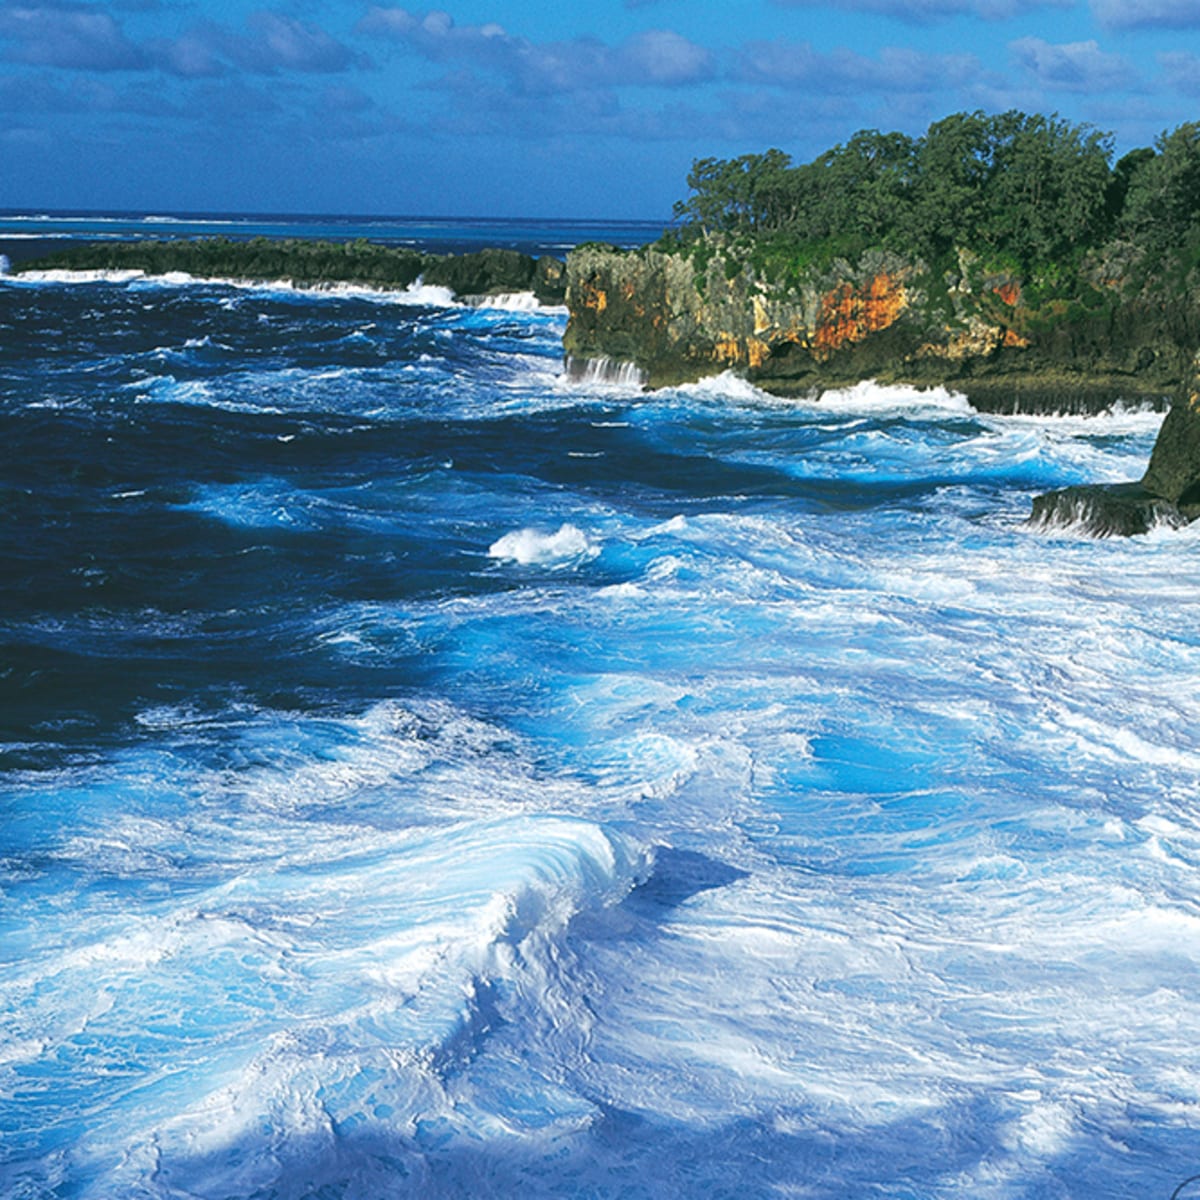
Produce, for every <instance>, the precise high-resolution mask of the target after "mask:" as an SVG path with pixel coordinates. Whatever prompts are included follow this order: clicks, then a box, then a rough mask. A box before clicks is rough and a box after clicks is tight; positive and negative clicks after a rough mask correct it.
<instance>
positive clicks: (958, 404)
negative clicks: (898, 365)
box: [815, 379, 974, 413]
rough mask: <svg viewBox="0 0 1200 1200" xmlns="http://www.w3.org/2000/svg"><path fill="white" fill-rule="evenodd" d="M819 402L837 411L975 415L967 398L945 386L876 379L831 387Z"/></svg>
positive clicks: (823, 406)
mask: <svg viewBox="0 0 1200 1200" xmlns="http://www.w3.org/2000/svg"><path fill="white" fill-rule="evenodd" d="M815 402H816V403H818V404H820V406H821V407H822V408H827V409H832V410H835V411H837V412H843V413H844V412H872V413H878V412H880V411H900V412H905V413H911V412H914V411H919V410H921V409H930V408H933V409H949V410H950V411H952V412H963V413H965V412H973V411H974V410H973V409H972V408H971V406H970V404H969V403H968V401H967V398H966V396H964V395H963V394H962V393H961V392H955V391H952V390H950V389H949V388H944V387H930V388H917V387H908V386H906V385H902V384H879V383H876V382H875V381H874V380H873V379H864V380H863V381H862V382H861V383H856V384H854V386H853V387H848V388H831V389H829V390H827V391H823V392H821V394H820V395H819V396H818V397H817V399H816V401H815Z"/></svg>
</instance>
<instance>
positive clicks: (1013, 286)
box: [992, 283, 1021, 308]
mask: <svg viewBox="0 0 1200 1200" xmlns="http://www.w3.org/2000/svg"><path fill="white" fill-rule="evenodd" d="M992 291H993V292H994V293H995V294H996V295H997V296H999V297H1000V299H1001V300H1003V301H1004V303H1005V304H1007V305H1008V306H1009V308H1012V307H1013V306H1014V305H1015V304H1017V303H1018V301H1019V300H1020V299H1021V285H1020V284H1019V283H1002V284H1001V285H1000V286H999V287H994V288H992Z"/></svg>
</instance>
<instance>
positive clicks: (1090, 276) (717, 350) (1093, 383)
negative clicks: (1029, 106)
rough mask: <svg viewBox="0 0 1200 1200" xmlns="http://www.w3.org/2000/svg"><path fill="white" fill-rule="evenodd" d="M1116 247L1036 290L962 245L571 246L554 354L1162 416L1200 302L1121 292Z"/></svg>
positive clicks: (758, 379) (1012, 408)
mask: <svg viewBox="0 0 1200 1200" xmlns="http://www.w3.org/2000/svg"><path fill="white" fill-rule="evenodd" d="M1121 251H1122V248H1121V247H1120V246H1117V247H1112V248H1110V249H1109V251H1108V253H1107V254H1106V255H1099V254H1097V255H1095V256H1093V257H1092V258H1091V259H1089V260H1088V261H1087V262H1085V264H1084V265H1083V267H1082V268H1081V269H1080V271H1079V275H1078V277H1077V278H1076V279H1075V280H1073V281H1072V283H1071V286H1070V287H1069V288H1064V286H1063V283H1062V281H1061V279H1059V280H1055V286H1054V288H1053V289H1052V294H1047V293H1048V292H1050V291H1051V289H1048V288H1047V287H1046V285H1045V282H1044V281H1041V280H1024V279H1022V278H1020V277H1019V276H1017V275H1016V274H1015V273H1012V272H1009V271H997V270H995V269H989V268H988V267H986V266H985V265H984V263H983V260H982V259H979V258H976V257H975V256H974V255H972V254H971V252H970V251H968V250H965V249H962V250H959V251H958V252H957V254H956V256H955V257H956V261H955V263H954V265H953V266H952V267H951V268H950V269H948V270H946V269H943V270H941V271H937V270H934V269H931V268H930V267H929V266H928V265H927V264H926V263H925V262H923V261H922V260H921V259H919V258H916V257H912V258H906V257H904V256H901V255H899V254H897V253H895V252H892V251H889V250H883V249H880V250H871V251H867V252H866V253H864V254H863V255H862V256H861V257H860V258H859V259H858V260H857V261H856V262H851V261H848V260H845V259H835V260H833V261H832V262H830V263H829V264H827V265H825V266H815V265H811V266H804V265H797V264H795V263H790V264H778V263H772V262H771V261H769V260H766V259H764V257H763V256H762V255H760V254H759V253H758V252H757V250H756V247H755V246H754V245H753V243H746V242H741V243H737V242H731V241H727V240H726V239H724V238H722V237H720V236H719V235H718V236H710V237H708V238H706V239H703V240H701V241H698V242H695V243H692V244H691V245H679V246H676V247H674V248H671V247H664V246H663V245H662V244H657V245H655V246H650V247H645V248H642V249H637V250H618V249H616V248H614V247H611V246H597V245H589V246H582V247H580V248H578V249H577V250H574V251H572V252H571V253H570V254H569V255H568V256H567V284H566V301H567V307H568V310H569V312H570V318H569V321H568V325H567V330H566V334H565V336H564V340H563V348H564V352H565V355H566V359H567V366H568V370H569V371H573V372H576V373H578V372H580V371H581V370H583V369H586V365H587V364H588V363H589V362H590V361H596V360H605V361H607V362H609V363H616V364H622V363H623V364H631V365H632V366H633V367H635V368H636V369H637V371H638V372H639V374H640V376H641V378H642V379H643V381H644V382H645V383H646V384H647V385H648V386H650V387H660V386H667V385H671V384H676V383H682V382H689V381H693V380H696V379H699V378H702V377H703V376H705V375H710V374H716V373H719V372H721V371H725V370H730V369H732V370H735V371H738V372H739V373H741V374H743V375H745V377H746V378H747V379H749V380H750V381H752V382H753V383H755V384H756V385H758V386H759V387H762V388H763V389H765V390H767V391H770V392H775V393H779V394H784V395H788V394H792V395H795V394H817V393H820V392H822V391H824V390H827V389H829V388H836V387H844V386H848V385H851V384H854V383H857V382H859V381H861V380H863V379H876V380H878V381H879V382H881V383H905V384H912V385H915V386H918V387H922V386H924V387H932V386H946V387H950V388H953V389H954V390H956V391H960V392H963V393H964V394H965V395H966V396H967V397H968V398H969V400H970V401H971V403H972V404H973V405H974V406H975V407H976V408H978V409H980V410H984V411H990V412H1060V413H1061V412H1097V411H1101V410H1103V409H1105V408H1110V407H1111V406H1112V405H1113V404H1114V403H1116V402H1124V403H1126V404H1130V405H1144V404H1149V405H1152V406H1154V407H1156V408H1165V407H1166V406H1167V404H1168V403H1169V400H1170V398H1171V397H1172V396H1173V395H1175V394H1176V393H1177V392H1178V390H1179V388H1180V386H1181V384H1182V382H1183V380H1184V379H1185V378H1186V377H1187V376H1188V373H1189V370H1190V368H1191V364H1192V355H1193V353H1194V351H1195V348H1196V347H1197V346H1200V305H1198V304H1197V303H1195V302H1194V301H1193V298H1192V296H1191V295H1190V293H1189V295H1188V297H1187V299H1186V302H1184V303H1173V304H1170V305H1167V304H1164V303H1161V302H1158V301H1156V300H1155V299H1154V298H1153V296H1152V294H1148V293H1146V292H1143V290H1142V289H1137V290H1134V291H1132V292H1131V290H1130V288H1129V285H1128V280H1127V277H1126V276H1127V272H1128V264H1127V263H1124V262H1122V261H1121V258H1122V255H1121ZM1064 293H1065V295H1064ZM1067 296H1069V298H1066V297H1067Z"/></svg>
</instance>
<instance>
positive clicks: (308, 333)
mask: <svg viewBox="0 0 1200 1200" xmlns="http://www.w3.org/2000/svg"><path fill="white" fill-rule="evenodd" d="M35 216H36V215H35ZM175 219H177V220H178V219H181V218H175ZM228 219H229V220H237V219H238V218H228ZM6 220H8V221H12V222H15V223H17V224H18V225H19V228H17V229H16V234H17V235H20V236H18V237H16V238H15V240H17V241H20V240H35V239H36V238H38V237H42V236H51V235H52V236H53V238H56V239H58V240H59V241H60V242H61V240H62V238H63V237H79V238H84V239H88V238H92V237H97V236H105V235H107V234H109V233H113V232H114V231H113V229H112V227H111V222H112V221H114V220H128V215H126V216H124V217H110V218H107V222H108V223H106V221H102V220H98V219H96V218H94V217H88V216H86V215H84V216H81V217H78V218H76V219H75V220H76V225H75V226H74V227H72V229H70V230H68V231H66V232H64V231H62V230H61V229H56V228H54V229H48V228H47V227H46V225H45V223H44V221H39V220H38V219H35V217H21V218H18V217H14V216H12V215H10V217H9V218H6ZM46 220H51V218H46ZM132 223H134V224H136V221H134V222H132ZM244 224H245V225H254V224H255V222H254V221H251V220H249V219H246V220H245V221H244ZM258 224H260V225H261V224H263V222H258ZM328 224H329V222H328V221H326V225H328ZM352 224H353V223H349V224H348V226H347V228H349V226H350V225H352ZM396 224H398V225H403V223H396ZM411 224H412V223H410V225H411ZM273 225H274V227H273V228H272V229H271V231H270V232H271V233H272V235H279V233H280V230H281V229H282V230H283V231H284V232H291V233H300V234H301V235H303V234H304V232H305V230H306V229H310V228H311V223H300V224H289V223H288V222H287V221H286V220H283V219H282V218H280V219H274V220H273ZM500 225H504V223H496V222H492V223H487V236H488V238H489V239H490V240H493V241H495V242H497V243H503V242H504V239H505V238H506V237H507V239H508V244H519V245H521V246H522V247H526V248H542V249H546V248H554V247H559V248H560V249H559V250H558V252H559V253H561V247H562V246H563V245H565V244H569V241H570V239H571V237H573V236H576V235H578V234H580V232H581V231H580V230H579V229H575V230H574V232H572V230H570V229H564V228H563V227H562V224H561V223H560V224H559V225H557V226H555V225H553V224H548V223H541V224H540V225H539V223H537V222H526V223H519V227H518V226H517V225H516V224H514V225H511V226H505V228H501V229H498V226H500ZM593 227H594V228H595V229H597V230H602V229H604V228H605V227H603V225H602V224H597V223H593ZM354 228H356V229H357V226H355V227H354ZM406 228H407V227H406ZM201 231H202V232H203V230H201ZM343 232H344V233H345V235H346V236H359V233H357V232H346V229H344V230H343ZM608 232H609V235H610V236H609V240H612V236H611V235H612V234H613V232H614V230H613V229H612V228H611V227H608ZM615 232H616V234H617V235H618V236H624V237H626V238H627V240H628V241H630V242H636V241H637V240H639V238H643V239H644V238H649V237H652V236H653V235H654V232H656V231H655V230H645V229H642V230H639V229H629V228H626V229H624V230H616V231H615ZM475 233H476V227H475V226H474V225H471V224H469V223H454V222H443V223H442V225H441V226H439V229H438V230H437V234H438V237H439V238H440V239H441V240H440V242H438V245H440V246H442V247H443V248H444V247H447V246H458V247H460V248H462V247H469V246H470V245H471V244H472V240H471V239H472V237H474V235H475ZM325 235H328V234H327V233H326V234H325ZM5 236H9V237H13V236H15V235H14V234H13V229H12V227H11V225H9V224H5V225H4V226H3V228H2V229H0V241H2V240H3V238H4V237H5ZM403 236H407V235H404V234H400V233H397V234H396V238H397V240H400V239H402V237H403ZM412 236H413V237H414V238H415V239H416V240H417V242H418V243H419V244H425V243H423V242H421V239H420V236H419V235H416V234H414V235H412ZM434 241H437V239H435V238H433V237H432V236H431V237H430V243H431V244H432V242H434ZM565 322H566V315H565V312H564V311H562V310H557V309H544V308H538V307H536V306H534V305H532V304H530V303H528V302H527V301H525V300H524V299H523V298H521V297H511V298H508V299H507V300H506V301H504V302H503V305H502V306H498V307H492V308H469V307H463V306H459V305H456V304H454V303H450V302H448V299H447V297H446V296H445V295H444V294H441V293H435V292H430V291H427V290H423V289H421V288H414V289H410V290H409V291H407V292H405V293H373V292H369V291H365V290H361V289H353V288H346V289H341V290H337V291H325V292H321V291H303V290H298V289H294V288H290V287H287V286H284V285H271V286H265V285H264V286H238V285H234V284H231V283H213V282H196V281H187V280H172V281H164V280H155V279H147V278H142V277H136V276H134V277H130V276H117V277H104V276H95V275H91V276H85V277H77V278H71V277H68V276H62V275H52V276H47V277H42V278H38V277H34V278H18V277H15V276H6V277H3V278H0V430H2V432H0V437H2V444H3V446H4V464H5V465H4V470H3V473H2V475H0V512H2V514H3V521H2V522H0V546H2V550H0V561H2V562H3V564H4V566H3V587H2V588H0V734H2V741H0V814H2V817H0V1029H2V1031H3V1032H2V1035H0V1130H3V1131H4V1132H3V1135H2V1136H0V1195H2V1196H3V1197H5V1198H17V1197H20V1198H22V1200H26V1198H34V1197H38V1198H42V1197H63V1198H65V1197H73V1198H74V1197H81V1198H88V1200H93V1198H97V1200H106V1198H111V1197H142V1198H159V1197H161V1198H168V1197H170V1198H182V1197H188V1198H196V1200H225V1198H248V1197H254V1198H264V1200H265V1198H267V1197H272V1198H280V1200H282V1198H295V1200H301V1198H311V1200H317V1198H320V1200H358V1198H376V1197H379V1198H384V1197H420V1198H422V1200H423V1198H426V1197H434V1198H440V1197H445V1198H452V1197H517V1196H519V1197H587V1198H594V1200H599V1198H615V1197H681V1198H688V1200H691V1198H696V1200H699V1198H701V1197H703V1198H710V1197H737V1198H738V1200H746V1198H748V1197H805V1198H816V1200H851V1198H853V1200H859V1198H863V1197H885V1198H887V1200H950V1198H954V1200H962V1198H963V1197H970V1198H971V1200H1018V1198H1021V1200H1025V1198H1030V1200H1032V1198H1047V1200H1048V1198H1069V1200H1075V1198H1079V1200H1083V1198H1087V1200H1105V1198H1112V1200H1117V1198H1122V1200H1124V1198H1128V1197H1139V1198H1145V1200H1156V1198H1161V1200H1171V1197H1172V1196H1173V1195H1174V1196H1175V1197H1177V1200H1181V1198H1182V1197H1185V1196H1187V1197H1195V1196H1200V1186H1198V1185H1197V1184H1187V1183H1185V1181H1186V1180H1188V1179H1189V1178H1190V1177H1191V1176H1194V1175H1197V1174H1200V789H1198V786H1197V778H1198V773H1200V744H1198V742H1197V734H1196V731H1197V729H1200V554H1198V553H1197V550H1198V548H1200V528H1197V527H1193V528H1188V529H1182V530H1169V529H1156V530H1153V531H1152V532H1151V533H1149V534H1147V535H1145V536H1141V537H1134V538H1129V539H1109V540H1098V539H1094V538H1091V537H1088V536H1086V535H1085V534H1083V533H1082V532H1080V531H1078V530H1073V529H1059V530H1053V531H1046V530H1039V529H1037V528H1032V527H1031V526H1030V525H1028V524H1027V521H1026V519H1027V517H1028V515H1029V511H1030V502H1031V499H1032V497H1033V496H1034V495H1035V494H1037V493H1038V492H1041V491H1045V490H1048V489H1051V488H1056V487H1061V486H1065V485H1067V484H1072V483H1083V482H1101V481H1108V480H1114V481H1115V480H1122V479H1131V478H1136V477H1138V476H1139V475H1140V474H1141V472H1142V471H1143V470H1144V468H1145V464H1146V461H1147V459H1148V456H1149V453H1150V449H1151V446H1152V444H1153V441H1154V437H1155V434H1156V431H1157V428H1158V425H1159V423H1160V421H1161V419H1162V418H1161V414H1155V413H1150V412H1142V411H1123V410H1118V411H1115V412H1113V413H1110V414H1107V415H1102V416H1096V417H1089V418H1083V417H1052V416H1047V417H1036V418H1035V417H1003V416H989V415H983V414H980V413H977V412H975V411H973V410H972V409H971V408H970V407H969V405H968V404H967V403H966V402H965V401H964V400H963V399H962V398H961V397H959V396H956V395H955V394H953V393H949V392H945V391H929V392H913V391H907V390H903V389H895V388H892V389H889V388H883V387H879V386H876V385H874V384H872V383H869V382H866V383H863V384H861V385H859V386H858V387H856V388H853V389H850V390H848V391H844V392H839V393H833V394H829V395H826V396H825V397H823V398H821V399H820V400H817V399H805V400H781V399H778V398H774V397H771V396H769V395H767V394H765V393H763V392H760V391H758V390H756V389H755V388H754V387H752V386H750V385H748V384H747V383H746V382H744V381H742V380H740V379H737V378H735V377H733V376H730V375H726V376H721V377H719V378H716V379H712V380H708V381H706V382H703V383H700V384H695V385H692V386H686V387H679V388H672V389H666V390H661V391H657V392H652V393H644V392H642V391H641V390H640V389H639V388H638V387H636V386H634V385H631V384H630V383H629V382H627V381H626V382H622V381H620V380H615V381H614V380H611V379H606V378H604V376H603V375H602V374H599V375H598V376H597V377H595V378H584V379H581V380H575V381H572V380H568V379H567V378H566V377H565V376H564V372H563V367H562V361H561V346H560V339H561V336H562V332H563V328H564V325H565Z"/></svg>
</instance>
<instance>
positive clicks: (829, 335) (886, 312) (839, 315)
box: [812, 272, 907, 358]
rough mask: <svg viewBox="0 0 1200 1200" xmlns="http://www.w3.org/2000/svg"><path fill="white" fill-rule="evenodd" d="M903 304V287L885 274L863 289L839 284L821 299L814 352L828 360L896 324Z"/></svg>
mask: <svg viewBox="0 0 1200 1200" xmlns="http://www.w3.org/2000/svg"><path fill="white" fill-rule="evenodd" d="M906 303H907V297H906V295H905V291H904V285H903V284H902V283H901V281H900V280H899V279H898V278H897V277H896V276H895V275H890V274H888V273H887V272H883V273H882V274H879V275H876V276H875V278H874V279H872V280H871V282H870V283H869V284H868V285H867V286H866V287H862V288H856V287H852V286H851V285H850V284H848V283H843V284H841V285H840V286H839V287H836V288H834V289H833V291H832V292H828V293H826V294H825V295H824V296H822V297H821V315H820V317H819V319H818V321H817V328H816V330H815V332H814V334H813V341H812V346H813V353H814V354H815V355H816V356H817V357H818V358H828V357H829V355H831V354H832V353H833V352H834V351H835V350H840V349H841V348H842V347H843V346H847V345H851V344H853V343H855V342H861V341H864V340H865V339H866V338H867V337H869V336H870V335H871V334H872V333H878V332H879V330H881V329H886V328H887V327H888V326H889V325H893V324H895V322H896V320H897V319H898V318H899V316H900V314H901V313H902V312H903V311H904V307H905V305H906Z"/></svg>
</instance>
